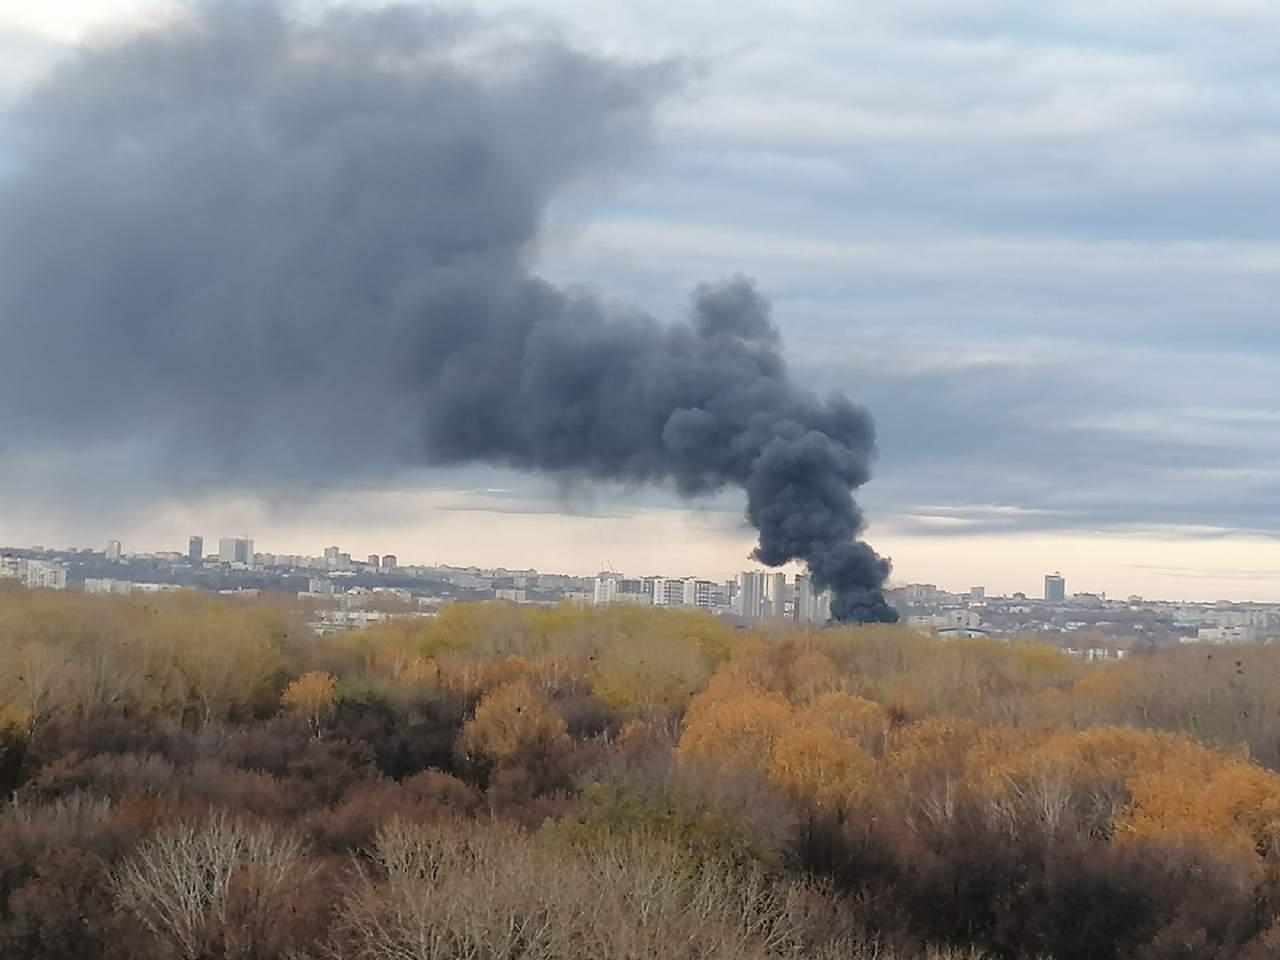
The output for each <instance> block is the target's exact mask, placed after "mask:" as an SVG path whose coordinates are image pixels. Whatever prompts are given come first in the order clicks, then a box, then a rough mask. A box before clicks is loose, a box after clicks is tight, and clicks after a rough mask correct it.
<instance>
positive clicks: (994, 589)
mask: <svg viewBox="0 0 1280 960" xmlns="http://www.w3.org/2000/svg"><path fill="white" fill-rule="evenodd" d="M663 516H665V514H664V515H663ZM554 519H556V518H549V520H554ZM650 526H652V524H650ZM11 529H12V528H11V527H0V544H3V545H4V546H7V547H10V548H18V549H27V548H30V547H31V546H34V545H39V546H41V547H43V548H44V549H46V550H55V549H65V548H67V547H72V548H75V549H91V550H94V551H103V550H104V547H105V546H106V544H107V543H108V542H118V543H120V544H122V545H123V546H122V549H123V555H124V556H125V557H128V556H129V555H130V554H134V555H149V554H170V553H173V554H181V555H184V556H186V555H188V552H189V541H190V539H191V537H192V536H202V537H203V542H204V543H206V544H217V545H219V546H220V545H221V543H222V541H224V540H227V541H230V540H233V539H239V538H242V537H245V536H247V537H248V540H249V542H250V543H251V544H253V549H254V552H255V553H256V554H266V555H280V556H304V557H315V558H321V557H323V556H324V555H325V552H326V550H327V549H329V548H332V547H334V546H335V545H336V546H337V547H339V548H340V549H341V550H342V551H343V552H345V553H347V554H349V555H350V556H351V558H352V559H353V560H354V561H360V562H363V560H364V558H366V557H367V556H370V555H374V554H377V555H379V556H385V555H390V556H394V557H396V558H397V564H398V566H400V567H406V566H408V567H414V566H423V567H427V566H438V567H445V566H449V567H457V568H467V567H477V568H480V569H507V570H530V569H532V570H538V571H540V572H542V573H555V574H563V575H567V576H573V577H583V578H592V577H595V576H596V575H597V574H599V573H601V572H606V571H613V572H616V573H618V574H620V575H625V576H626V577H653V576H665V577H671V578H676V579H682V578H691V577H692V578H699V579H705V580H710V581H713V582H717V583H723V582H726V581H728V580H733V579H735V578H736V577H738V576H739V575H740V574H741V573H742V572H743V571H744V570H757V571H760V572H761V573H774V572H779V573H783V574H785V575H786V576H787V577H788V578H792V579H793V578H794V577H795V576H796V575H797V574H799V575H804V573H805V571H804V569H803V568H802V567H801V566H799V565H797V564H787V565H786V566H784V567H780V568H768V567H764V566H762V565H760V564H758V563H756V562H755V561H753V560H751V559H750V557H749V556H748V555H747V549H746V548H749V546H750V541H751V537H750V533H749V531H744V532H742V534H741V535H740V537H739V544H740V545H745V546H744V549H743V553H742V554H741V555H740V556H739V558H738V559H737V561H736V562H734V561H733V560H732V558H729V559H728V560H726V559H725V558H724V557H723V556H720V557H717V558H714V559H718V560H719V561H720V562H719V563H718V564H716V563H715V562H714V560H713V562H712V563H711V564H703V565H701V566H699V565H697V564H696V563H694V562H692V561H691V558H690V553H689V551H686V550H682V549H680V548H679V547H678V546H677V547H675V548H670V545H665V546H664V548H663V549H661V550H656V551H654V552H653V553H651V554H642V555H640V556H636V557H633V558H632V562H627V561H626V560H625V559H621V558H625V556H626V555H625V554H619V555H618V557H619V558H612V557H603V558H602V559H601V560H600V561H598V562H597V561H593V560H591V559H590V558H589V557H587V556H585V555H577V554H574V553H573V552H572V551H573V549H574V542H573V541H571V540H570V541H567V542H561V543H560V544H559V546H560V547H561V550H560V551H557V552H554V553H546V552H542V551H539V550H538V549H537V546H536V544H534V545H530V548H529V550H528V551H526V550H521V549H514V550H513V551H511V552H510V553H507V554H504V553H503V549H502V547H503V544H502V541H501V538H499V539H498V541H497V542H496V543H492V544H486V545H484V546H483V547H481V548H480V549H478V550H476V549H473V550H471V551H468V550H467V549H466V547H465V545H462V544H455V545H454V549H453V550H452V551H450V550H447V549H443V548H441V547H436V546H433V545H432V544H430V543H422V544H421V545H420V546H415V545H414V544H413V543H411V542H409V541H407V540H406V539H405V538H404V535H403V531H395V530H393V529H386V530H384V531H381V532H376V533H375V532H370V531H369V530H362V529H361V528H360V527H359V526H358V525H353V526H351V527H347V528H343V529H339V530H330V531H328V532H329V533H330V534H332V535H330V536H326V535H325V534H324V533H323V532H322V533H321V534H320V535H319V536H318V537H315V538H311V537H310V532H309V533H308V534H306V535H298V534H297V533H296V531H291V530H288V529H287V530H285V531H283V532H284V534H285V535H284V536H281V535H280V534H281V532H282V531H275V532H272V531H271V530H270V529H269V528H268V531H267V534H266V535H265V536H262V535H259V534H258V533H256V532H254V531H255V530H256V529H257V528H253V527H252V526H250V527H245V526H244V525H240V526H234V525H233V526H232V527H230V528H229V529H235V530H238V531H239V532H238V533H236V534H234V535H231V536H224V535H223V534H220V533H218V532H217V529H215V528H214V527H213V526H210V525H206V526H205V527H204V533H202V534H194V533H192V532H190V531H188V532H187V533H183V534H181V535H180V536H178V537H176V538H169V537H167V536H165V535H160V534H157V533H155V532H154V531H151V532H148V531H147V529H146V528H145V527H144V528H139V529H137V530H134V531H124V532H121V530H120V529H118V528H117V529H112V530H111V533H113V534H115V536H111V537H106V538H103V537H98V538H97V539H96V541H94V540H90V539H88V538H87V537H84V536H81V537H79V538H78V539H77V538H76V537H74V536H73V537H72V539H70V540H67V539H66V538H65V537H64V538H62V539H58V538H51V537H35V538H26V539H22V540H20V541H19V540H15V539H14V537H12V536H10V535H9V531H10V530H11ZM218 529H223V528H218ZM246 530H248V531H249V533H248V534H246V532H245V531H246ZM406 543H408V544H409V545H408V547H407V548H406V546H405V544H406ZM508 545H510V546H516V544H515V543H514V542H513V541H509V542H508ZM959 546H963V544H959ZM1044 546H1045V548H1046V549H1048V548H1053V547H1059V548H1060V547H1061V546H1062V541H1061V540H1059V539H1056V538H1055V539H1054V540H1052V541H1050V542H1048V543H1046V544H1045V545H1044ZM1087 546H1088V543H1087V538H1086V539H1084V540H1082V542H1081V543H1080V544H1079V547H1080V549H1081V550H1082V551H1084V550H1086V549H1087ZM397 547H398V549H397ZM1063 555H1065V556H1070V555H1071V554H1070V551H1066V552H1064V554H1063ZM539 556H542V557H547V558H548V559H547V560H545V561H543V562H536V561H534V562H529V561H533V558H536V557H539ZM217 558H218V551H216V550H214V551H207V552H206V560H208V561H209V562H216V561H217ZM1010 559H1011V563H1012V566H1013V567H1015V568H1018V569H1019V570H1021V571H1023V572H1018V570H1009V571H1006V572H1005V573H1003V575H1002V573H1001V571H1000V569H999V568H996V567H992V566H990V565H985V566H984V565H983V564H982V563H980V562H979V563H975V564H973V565H971V566H970V567H969V568H968V569H969V571H970V572H971V573H972V574H973V575H972V576H968V577H966V576H964V571H961V575H960V576H958V577H956V576H935V575H930V570H931V568H929V567H928V566H926V565H919V566H908V567H902V566H899V567H896V568H895V573H894V576H893V577H892V579H891V581H890V584H889V586H890V587H892V588H899V587H903V586H906V585H910V584H934V585H936V586H938V587H940V588H941V589H943V590H946V591H948V592H951V593H955V594H960V595H963V594H966V593H967V592H968V591H969V590H970V588H972V587H976V586H980V587H983V588H984V589H985V591H986V594H987V595H988V596H992V597H996V596H1003V597H1012V596H1014V595H1016V594H1023V595H1025V596H1026V597H1028V598H1029V599H1039V598H1041V597H1043V596H1044V587H1045V582H1046V578H1047V577H1049V576H1051V575H1061V576H1062V577H1063V578H1064V579H1065V595H1066V597H1067V598H1070V597H1071V596H1072V595H1073V594H1084V595H1089V594H1092V595H1104V596H1107V597H1110V598H1113V599H1123V598H1125V597H1128V596H1141V597H1143V598H1144V599H1147V600H1163V601H1170V602H1196V603H1203V602H1215V601H1220V600H1224V601H1230V602H1238V603H1274V602H1280V577H1277V578H1273V579H1272V580H1270V581H1261V584H1260V586H1259V587H1258V588H1257V589H1255V590H1252V591H1244V590H1240V591H1229V590H1213V589H1211V582H1212V581H1210V580H1208V579H1196V578H1195V577H1194V575H1193V571H1192V570H1190V569H1188V570H1187V571H1185V573H1186V574H1187V575H1186V576H1185V577H1182V578H1178V579H1170V580H1166V581H1150V580H1148V581H1145V583H1146V585H1147V587H1148V588H1147V589H1141V587H1142V586H1143V583H1144V581H1140V580H1137V579H1125V578H1124V577H1117V578H1113V579H1108V578H1106V577H1100V576H1098V575H1097V573H1096V571H1095V572H1091V571H1090V569H1089V566H1088V564H1087V563H1084V564H1080V565H1072V564H1069V563H1063V562H1060V561H1059V560H1055V559H1053V558H1052V557H1051V559H1050V562H1049V563H1048V564H1044V565H1042V566H1029V565H1027V563H1026V562H1024V561H1021V560H1019V559H1018V558H1016V557H1015V558H1010ZM1168 559H1169V558H1168V557H1167V556H1166V557H1165V560H1166V561H1167V560H1168ZM932 569H933V570H934V572H937V571H939V570H941V572H943V573H948V572H949V571H950V569H951V564H950V562H947V563H944V564H942V565H940V566H939V567H937V568H932ZM910 572H915V573H918V574H920V575H918V576H912V575H909V573H910ZM984 572H985V573H994V574H995V575H994V576H983V573H984ZM1162 582H1163V583H1169V584H1173V585H1175V586H1176V585H1177V584H1179V583H1185V584H1186V588H1185V590H1182V591H1176V590H1175V591H1173V592H1169V591H1164V590H1161V589H1159V587H1160V584H1161V583H1162ZM1269 583H1271V584H1275V586H1274V587H1273V588H1270V589H1269V587H1268V584H1269ZM1221 585H1224V586H1227V587H1229V586H1230V585H1231V581H1222V582H1221ZM1151 586H1155V587H1157V589H1150V587H1151Z"/></svg>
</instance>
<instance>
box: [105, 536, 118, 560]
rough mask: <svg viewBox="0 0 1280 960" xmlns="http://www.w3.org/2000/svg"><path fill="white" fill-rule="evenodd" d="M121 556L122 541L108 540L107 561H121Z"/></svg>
mask: <svg viewBox="0 0 1280 960" xmlns="http://www.w3.org/2000/svg"><path fill="white" fill-rule="evenodd" d="M120 554H121V551H120V541H119V540H108V541H107V550H106V556H107V559H108V560H119V559H120Z"/></svg>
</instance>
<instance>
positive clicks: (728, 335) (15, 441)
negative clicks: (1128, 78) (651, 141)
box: [0, 2, 895, 620]
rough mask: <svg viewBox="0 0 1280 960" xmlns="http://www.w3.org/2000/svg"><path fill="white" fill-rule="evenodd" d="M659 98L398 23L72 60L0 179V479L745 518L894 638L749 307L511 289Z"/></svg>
mask: <svg viewBox="0 0 1280 960" xmlns="http://www.w3.org/2000/svg"><path fill="white" fill-rule="evenodd" d="M680 74H681V68H680V65H679V64H674V63H663V62H658V63H642V64H636V63H623V62H619V61H616V60H612V59H608V58H605V57H602V56H597V55H592V54H590V53H586V52H582V51H580V50H576V49H574V48H572V47H571V46H569V45H568V44H566V43H565V42H564V40H563V39H561V38H559V37H557V36H555V35H552V34H548V33H546V32H533V31H530V30H528V29H520V30H517V29H514V28H512V27H511V26H510V25H504V24H500V23H495V22H492V21H485V20H481V19H478V18H476V17H473V16H470V15H467V14H463V13H458V12H456V11H452V12H439V11H434V12H432V11H423V10H422V9H418V8H410V7H388V8H385V9H382V10H376V11H368V10H362V11H357V10H355V9H338V10H334V11H330V12H327V13H324V14H321V15H318V16H313V17H305V16H302V15H299V14H296V13H294V12H293V11H291V10H290V9H289V8H287V7H283V6H279V5H275V4H269V3H246V2H236V3H230V2H228V3H205V4H203V5H199V6H196V7H194V8H192V9H188V10H186V11H183V12H181V13H178V14H175V15H174V17H173V19H171V20H169V21H166V22H165V23H163V24H161V25H159V26H151V27H147V28H145V29H138V30H135V31H133V32H131V33H118V34H116V35H115V36H114V37H112V38H110V39H107V40H103V41H99V42H97V43H96V44H94V45H92V46H89V47H86V48H84V49H81V50H80V51H78V52H77V53H76V54H75V56H74V57H72V58H71V59H69V60H68V61H67V62H65V63H64V64H63V65H61V66H60V67H59V68H58V69H57V70H56V71H55V72H54V73H53V74H52V75H51V76H50V77H49V78H48V79H47V80H46V81H45V82H44V83H43V84H42V85H41V86H40V87H39V88H38V89H36V90H35V91H34V92H33V93H32V95H31V96H30V97H29V98H28V100H27V101H26V102H25V103H24V105H23V107H22V108H21V109H20V110H19V111H18V113H17V115H16V117H15V118H14V120H13V121H12V126H11V128H10V129H9V130H8V131H7V136H6V139H5V141H4V142H5V147H4V150H5V152H4V154H3V155H2V156H0V171H2V172H0V338H2V341H0V342H2V343H3V346H2V347H0V409H3V410H5V411H7V412H8V414H9V415H8V416H7V417H5V418H3V419H0V455H4V454H5V453H8V452H21V451H24V450H29V449H32V448H34V447H37V446H38V447H40V448H42V449H46V450H47V449H51V448H53V449H56V448H58V447H60V446H61V447H73V446H74V445H75V444H77V443H80V442H84V441H86V440H94V441H98V442H101V441H103V440H104V439H105V440H119V441H121V442H137V441H139V440H140V439H141V440H143V441H145V442H147V443H149V444H158V445H159V449H160V451H161V454H162V459H163V461H164V462H165V463H166V464H167V466H168V468H169V469H170V470H171V471H172V472H173V473H174V474H175V475H176V476H182V475H183V474H184V473H188V472H189V473H191V474H192V475H198V476H200V477H204V478H206V479H207V478H208V477H209V476H210V472H211V470H213V471H214V472H215V473H216V474H217V475H218V477H219V479H220V481H221V482H224V483H226V484H228V485H233V484H240V485H242V486H243V485H246V484H248V485H252V484H253V483H256V482H263V481H286V482H287V481H292V480H303V479H305V480H307V481H309V482H314V481H315V480H316V479H317V477H320V478H323V479H324V480H325V481H326V482H331V483H334V484H341V483H344V482H349V481H352V480H356V479H361V478H367V477H369V476H382V475H385V474H386V473H387V472H388V471H391V470H394V469H397V468H400V467H403V466H405V465H412V464H422V463H428V464H457V463H471V462H484V463H490V464H495V465H505V466H510V467H515V468H518V469H521V470H530V471H545V472H550V473H554V474H557V475H562V476H569V477H583V478H591V479H597V480H606V481H618V482H625V483H650V484H669V485H672V486H674V488H675V489H676V490H677V491H678V492H679V493H680V494H681V495H684V496H699V495H704V494H709V493H713V492H715V491H717V490H721V489H723V488H725V487H728V486H735V487H741V488H742V489H743V490H744V491H745V492H746V496H747V511H746V513H747V518H748V519H749V520H750V522H751V523H752V524H753V525H754V526H755V528H756V529H757V530H758V531H759V534H760V541H759V545H758V548H757V550H756V556H757V557H758V559H759V560H760V561H761V562H763V563H765V564H769V565H778V564H782V563H785V562H787V561H789V560H792V559H800V560H803V561H805V562H806V563H807V564H808V565H809V568H810V570H811V572H812V574H813V577H814V580H815V581H816V582H817V583H818V584H819V585H821V586H829V587H832V588H833V589H834V590H835V593H836V599H835V603H834V605H833V613H834V614H835V616H836V617H837V618H838V619H841V620H892V619H895V614H894V613H893V611H892V610H891V609H890V608H889V607H888V606H887V604H886V603H885V601H884V598H883V596H882V593H881V586H882V584H883V582H884V579H885V577H886V576H887V573H888V564H887V563H886V562H885V561H884V560H882V559H880V558H879V557H877V556H876V554H875V553H874V552H873V551H872V550H871V549H870V548H869V547H867V546H866V545H865V544H864V543H862V542H860V541H858V540H857V536H858V534H859V532H860V530H861V528H862V516H861V513H860V511H859V509H858V507H857V504H856V503H855V501H854V498H853V491H854V490H855V489H856V488H857V487H858V486H860V485H861V484H863V483H865V482H866V481H867V479H868V477H869V463H870V459H871V456H872V453H873V447H874V430H873V426H872V422H871V419H870V417H869V416H868V414H867V413H866V412H865V411H864V410H862V409H861V408H859V407H857V406H855V405H854V404H852V403H851V402H850V401H849V400H848V399H847V398H846V397H844V396H842V395H838V394H837V395H833V396H830V397H827V398H818V397H816V396H814V395H812V394H811V393H809V392H808V391H806V390H804V389H802V388H800V387H799V386H798V385H797V384H796V383H795V382H794V381H792V380H791V379H790V378H789V376H788V374H787V370H786V367H785V365H784V362H783V359H782V355H781V343H780V340H779V336H778V331H777V329H776V327H775V326H774V325H773V323H772V321H771V320H770V317H769V308H768V304H767V302H766V301H765V300H764V298H763V297H762V296H760V294H759V293H758V292H757V291H756V289H755V288H754V286H753V284H752V283H751V282H750V281H748V280H746V279H743V278H735V279H731V280H728V281H723V282H719V283H714V284H708V285H705V286H703V287H700V288H699V289H698V290H697V291H695V293H694V295H693V298H692V301H691V306H690V310H689V316H688V318H687V320H685V321H682V322H677V323H670V324H667V323H661V322H659V321H657V320H655V319H653V318H652V317H649V316H647V315H645V314H643V313H641V312H639V311H635V310H629V309H625V308H619V307H614V306H609V305H607V304H606V303H605V302H603V301H602V300H601V299H600V298H598V297H596V296H595V295H593V294H590V293H587V292H583V291H576V290H572V291H571V290H563V289H560V288H557V287H555V286H553V285H552V284H549V283H547V282H546V281H544V280H541V279H539V278H538V277H536V276H534V275H533V274H532V273H531V272H530V270H529V267H528V263H529V261H530V259H531V257H532V255H533V253H535V252H536V251H535V247H536V244H537V241H538V238H539V229H540V226H541V222H542V219H543V216H544V212H545V209H546V207H547V204H548V203H549V202H550V201H551V200H552V199H553V198H554V197H556V196H557V195H559V194H561V193H562V192H564V191H566V190H572V189H574V188H575V187H577V186H578V185H579V184H581V183H583V182H590V181H591V180H592V178H598V177H601V176H608V175H610V174H613V173H614V172H615V171H616V170H617V169H618V168H619V167H621V166H625V165H626V163H627V162H628V161H629V160H630V159H631V158H632V157H633V156H634V155H635V154H636V153H637V152H639V151H640V150H641V149H642V148H643V145H644V141H645V139H646V136H647V135H648V132H649V129H650V126H651V115H652V112H653V109H654V107H655V105H656V104H657V103H658V102H659V101H660V100H661V99H662V98H663V97H665V96H668V95H669V94H670V93H671V92H672V91H673V90H674V89H675V88H676V87H677V86H678V83H679V79H680Z"/></svg>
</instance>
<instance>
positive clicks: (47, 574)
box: [0, 557, 67, 590]
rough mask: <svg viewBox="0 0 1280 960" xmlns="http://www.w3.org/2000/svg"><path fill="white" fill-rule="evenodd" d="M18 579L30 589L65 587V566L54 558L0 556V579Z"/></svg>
mask: <svg viewBox="0 0 1280 960" xmlns="http://www.w3.org/2000/svg"><path fill="white" fill-rule="evenodd" d="M4 578H10V579H14V580H18V581H20V582H21V583H22V585H23V586H24V587H29V588H30V589H32V590H41V589H43V590H65V589H67V568H66V566H65V565H64V564H61V563H58V562H57V561H54V560H27V559H25V558H24V557H0V579H4Z"/></svg>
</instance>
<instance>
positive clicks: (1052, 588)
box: [1044, 573, 1067, 603]
mask: <svg viewBox="0 0 1280 960" xmlns="http://www.w3.org/2000/svg"><path fill="white" fill-rule="evenodd" d="M1044 598H1045V599H1046V600H1048V601H1051V602H1053V601H1056V602H1058V603H1061V602H1062V601H1064V600H1066V599H1067V581H1066V579H1065V578H1064V577H1063V576H1062V574H1060V573H1050V574H1048V575H1046V576H1045V578H1044Z"/></svg>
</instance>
